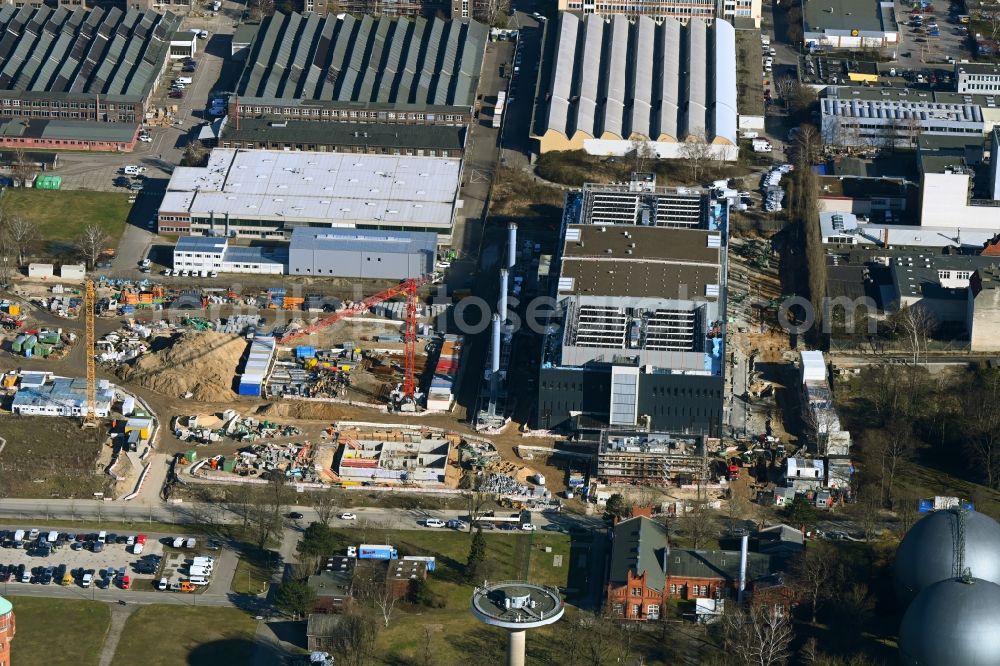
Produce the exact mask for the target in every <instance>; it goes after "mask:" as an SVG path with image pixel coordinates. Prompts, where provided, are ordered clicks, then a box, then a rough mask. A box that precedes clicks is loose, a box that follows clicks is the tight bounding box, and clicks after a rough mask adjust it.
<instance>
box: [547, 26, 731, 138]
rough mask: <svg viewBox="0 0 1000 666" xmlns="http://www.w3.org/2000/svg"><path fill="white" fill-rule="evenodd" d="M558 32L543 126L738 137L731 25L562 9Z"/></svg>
mask: <svg viewBox="0 0 1000 666" xmlns="http://www.w3.org/2000/svg"><path fill="white" fill-rule="evenodd" d="M558 31H559V32H558V36H557V46H556V54H555V63H554V67H553V76H552V87H551V99H550V102H549V109H548V116H547V119H546V122H545V126H544V128H542V132H543V133H545V132H550V131H555V132H559V133H561V134H562V135H564V136H566V137H572V136H573V135H575V134H576V133H577V132H582V133H584V134H585V135H587V136H589V137H593V138H615V139H628V138H629V137H631V136H633V135H638V136H642V137H645V138H648V139H650V140H654V141H657V140H659V141H683V140H685V139H687V138H688V137H692V138H698V139H700V140H707V141H709V142H713V141H715V140H718V139H721V140H724V141H726V142H729V143H732V144H735V143H736V124H737V120H736V118H737V111H736V32H735V30H734V29H733V26H732V25H731V24H729V23H727V22H726V21H723V20H716V21H715V22H714V25H708V24H706V23H705V22H704V21H702V20H700V19H692V20H691V22H690V23H689V24H688V25H687V26H684V25H682V24H681V23H680V22H678V21H677V20H675V19H671V18H667V19H663V20H662V21H660V22H659V23H657V22H655V21H653V20H652V19H650V18H649V17H645V16H641V17H638V18H635V19H630V18H629V17H627V16H624V15H620V14H619V15H615V16H613V17H610V18H604V17H602V16H600V15H598V14H589V15H587V16H586V17H584V18H580V17H578V16H576V15H574V14H571V13H568V12H563V13H561V14H560V18H559V26H558Z"/></svg>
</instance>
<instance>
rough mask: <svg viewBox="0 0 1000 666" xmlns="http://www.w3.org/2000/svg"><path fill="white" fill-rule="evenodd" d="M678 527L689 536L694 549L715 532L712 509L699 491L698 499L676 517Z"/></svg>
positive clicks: (699, 546)
mask: <svg viewBox="0 0 1000 666" xmlns="http://www.w3.org/2000/svg"><path fill="white" fill-rule="evenodd" d="M677 522H678V528H679V529H680V530H681V531H682V532H683V533H684V534H685V535H687V536H688V537H690V539H691V542H692V546H693V547H694V548H695V549H698V548H701V547H702V546H704V545H705V543H706V542H708V540H709V539H711V538H712V536H713V535H714V534H715V527H714V525H713V524H712V511H711V509H709V507H708V503H707V502H706V501H705V499H704V498H703V497H702V496H701V493H699V499H698V500H696V501H694V502H693V503H691V504H690V505H689V506H688V511H685V512H684V514H683V515H682V516H681V517H680V518H679V519H678V521H677Z"/></svg>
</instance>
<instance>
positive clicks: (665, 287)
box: [559, 225, 721, 301]
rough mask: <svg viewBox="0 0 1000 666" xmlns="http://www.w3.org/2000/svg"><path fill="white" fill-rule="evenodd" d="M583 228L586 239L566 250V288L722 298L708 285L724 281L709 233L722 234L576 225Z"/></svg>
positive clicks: (602, 293) (582, 237)
mask: <svg viewBox="0 0 1000 666" xmlns="http://www.w3.org/2000/svg"><path fill="white" fill-rule="evenodd" d="M577 228H579V229H580V240H579V241H574V240H567V241H566V245H565V248H564V250H563V265H562V272H561V273H560V280H559V284H560V287H559V291H560V292H562V293H573V294H579V295H581V296H618V297H625V296H632V297H641V298H665V299H684V300H687V299H691V300H701V301H716V300H718V297H717V296H709V295H708V294H707V293H706V289H707V286H708V285H716V286H718V285H720V277H719V276H720V271H721V268H720V266H719V248H717V247H715V248H713V247H709V246H708V241H709V236H715V237H719V236H720V234H719V232H712V231H707V230H703V229H669V228H663V227H641V226H627V225H614V226H607V227H605V228H606V229H607V231H604V232H602V231H601V227H600V226H599V225H570V229H577ZM626 233H628V234H629V236H625V234H626ZM580 241H582V243H581V242H580ZM633 245H634V247H632V246H633Z"/></svg>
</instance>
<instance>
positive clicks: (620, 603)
mask: <svg viewBox="0 0 1000 666" xmlns="http://www.w3.org/2000/svg"><path fill="white" fill-rule="evenodd" d="M607 601H608V610H609V611H610V612H611V614H612V615H615V616H617V617H621V618H623V619H626V620H655V619H657V618H659V617H660V616H661V615H662V614H663V604H664V603H666V598H665V597H664V594H663V590H657V589H655V588H651V587H646V574H642V575H636V574H634V573H633V572H631V571H629V572H628V583H627V584H625V585H622V586H621V587H616V588H613V587H611V586H610V585H609V586H608V599H607Z"/></svg>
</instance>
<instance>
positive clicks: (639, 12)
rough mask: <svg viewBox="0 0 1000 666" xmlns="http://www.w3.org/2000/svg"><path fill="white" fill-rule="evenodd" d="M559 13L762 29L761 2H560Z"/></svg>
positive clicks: (578, 0)
mask: <svg viewBox="0 0 1000 666" xmlns="http://www.w3.org/2000/svg"><path fill="white" fill-rule="evenodd" d="M559 11H569V12H574V13H577V14H584V15H586V14H601V15H603V16H610V15H612V14H625V15H627V16H648V17H649V18H652V19H664V18H672V19H677V20H678V21H680V22H681V23H687V22H688V21H690V20H691V19H703V20H705V21H711V20H713V19H715V18H716V17H719V18H724V19H726V20H727V21H733V20H734V19H739V20H742V21H753V24H754V26H755V27H757V28H759V27H760V13H761V0H724V2H717V1H716V0H634V1H633V2H629V3H628V4H622V3H621V2H615V1H614V0H559Z"/></svg>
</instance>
